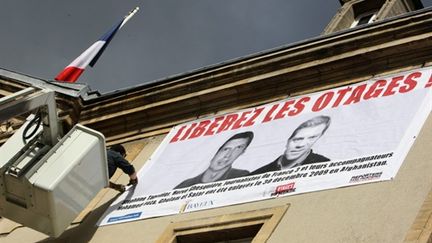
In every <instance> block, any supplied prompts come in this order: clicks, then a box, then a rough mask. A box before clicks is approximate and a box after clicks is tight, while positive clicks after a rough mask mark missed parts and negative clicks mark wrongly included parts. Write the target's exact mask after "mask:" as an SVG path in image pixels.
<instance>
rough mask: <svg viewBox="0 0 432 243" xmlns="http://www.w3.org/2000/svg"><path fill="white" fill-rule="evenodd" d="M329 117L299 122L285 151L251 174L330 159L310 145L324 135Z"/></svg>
mask: <svg viewBox="0 0 432 243" xmlns="http://www.w3.org/2000/svg"><path fill="white" fill-rule="evenodd" d="M330 121H331V119H330V117H328V116H316V117H314V118H312V119H309V120H307V121H305V122H303V123H302V124H300V125H299V126H298V127H297V128H296V129H295V130H294V132H293V133H292V134H291V136H290V137H289V138H288V140H287V143H286V146H285V151H284V152H283V154H282V155H280V156H279V157H278V158H277V159H276V160H274V161H273V162H271V163H269V164H267V165H264V166H262V167H261V168H258V169H257V170H255V171H253V172H252V173H251V174H253V175H256V174H261V173H265V172H269V171H277V170H285V169H290V168H293V167H296V166H300V165H307V164H313V163H319V162H326V161H330V159H328V158H327V157H325V156H323V155H320V154H316V153H314V152H313V150H312V146H313V145H314V144H315V143H316V142H317V141H318V140H319V139H320V138H321V137H322V136H323V135H324V133H325V132H326V131H327V129H328V127H329V126H330Z"/></svg>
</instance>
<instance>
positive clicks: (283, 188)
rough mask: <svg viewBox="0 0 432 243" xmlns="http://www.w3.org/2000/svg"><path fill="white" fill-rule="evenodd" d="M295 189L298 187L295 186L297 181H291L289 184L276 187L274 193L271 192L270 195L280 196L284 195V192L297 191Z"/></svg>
mask: <svg viewBox="0 0 432 243" xmlns="http://www.w3.org/2000/svg"><path fill="white" fill-rule="evenodd" d="M295 190H296V188H295V182H291V183H288V184H285V185H280V186H277V187H276V189H275V191H274V192H273V193H272V194H270V195H271V196H279V195H282V194H287V193H290V192H295Z"/></svg>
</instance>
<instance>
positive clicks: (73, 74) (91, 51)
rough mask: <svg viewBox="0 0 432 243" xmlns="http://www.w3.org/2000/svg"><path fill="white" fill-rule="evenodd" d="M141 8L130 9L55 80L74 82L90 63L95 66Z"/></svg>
mask: <svg viewBox="0 0 432 243" xmlns="http://www.w3.org/2000/svg"><path fill="white" fill-rule="evenodd" d="M138 10H139V8H138V7H136V8H135V9H134V10H132V11H130V12H129V13H128V14H127V15H126V16H125V17H124V18H123V19H122V20H121V21H119V22H118V23H117V24H115V25H114V26H113V27H112V28H111V29H110V30H109V31H108V32H107V33H105V34H104V35H103V36H102V37H101V38H100V39H99V40H98V41H96V42H95V43H94V44H93V45H91V46H90V47H89V48H88V49H87V50H85V51H84V52H83V53H82V54H81V55H79V56H78V57H77V58H76V59H75V60H73V61H72V62H71V63H70V64H69V65H68V66H66V68H65V69H63V71H61V72H60V73H59V74H58V75H57V76H56V77H55V80H57V81H62V82H69V83H74V82H75V81H77V80H78V78H79V77H80V75H81V74H82V73H83V72H84V69H85V68H86V67H87V66H88V65H90V67H93V66H94V65H95V64H96V62H97V60H98V59H99V57H100V56H101V55H102V53H103V51H104V50H105V48H106V47H107V46H108V44H109V43H110V41H111V40H112V38H113V37H114V35H115V34H116V33H117V31H118V30H119V29H121V28H122V27H123V25H125V24H126V22H127V21H129V19H130V18H132V16H133V15H134V14H135V13H136V12H138Z"/></svg>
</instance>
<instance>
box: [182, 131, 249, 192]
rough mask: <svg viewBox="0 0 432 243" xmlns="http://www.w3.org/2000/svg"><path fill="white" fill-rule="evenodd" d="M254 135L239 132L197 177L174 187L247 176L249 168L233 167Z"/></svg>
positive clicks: (226, 142) (223, 145) (218, 151)
mask: <svg viewBox="0 0 432 243" xmlns="http://www.w3.org/2000/svg"><path fill="white" fill-rule="evenodd" d="M253 137H254V134H253V132H250V131H249V132H242V133H237V134H235V135H234V136H232V137H230V138H229V139H228V140H227V141H225V143H223V144H222V146H221V147H220V148H219V149H218V150H217V152H216V154H215V155H214V156H213V158H212V159H211V160H210V165H209V167H208V168H207V169H206V170H205V171H204V172H202V173H201V174H199V175H198V176H196V177H193V178H190V179H187V180H185V181H183V182H181V183H180V184H179V185H177V186H176V187H175V188H174V189H179V188H185V187H189V186H192V185H195V184H198V183H209V182H215V181H222V180H227V179H233V178H237V177H242V176H246V175H248V174H249V171H247V170H241V169H236V168H232V164H233V163H234V161H235V160H236V159H237V158H238V157H239V156H240V155H242V154H243V153H244V152H245V151H246V148H247V147H248V146H249V144H250V143H251V142H252V139H253Z"/></svg>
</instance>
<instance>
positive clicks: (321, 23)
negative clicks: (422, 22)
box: [0, 0, 432, 93]
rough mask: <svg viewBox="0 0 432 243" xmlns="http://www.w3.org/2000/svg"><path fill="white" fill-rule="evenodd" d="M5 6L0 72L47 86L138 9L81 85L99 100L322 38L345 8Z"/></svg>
mask: <svg viewBox="0 0 432 243" xmlns="http://www.w3.org/2000/svg"><path fill="white" fill-rule="evenodd" d="M0 3H1V5H0V26H1V27H0V29H1V30H2V34H1V38H0V57H1V58H0V67H1V68H5V69H9V70H12V71H16V72H20V73H24V74H28V75H31V76H35V77H39V78H42V79H46V80H53V79H54V77H55V76H56V75H57V74H58V72H60V71H61V70H62V69H63V68H64V67H65V66H66V65H68V64H69V63H70V62H71V61H72V60H73V59H74V58H76V57H77V56H78V55H79V54H81V52H83V51H84V50H85V49H86V48H88V47H89V46H90V45H91V44H92V43H93V42H95V41H96V40H97V39H98V38H99V37H100V36H101V35H102V34H103V33H105V32H106V31H107V30H108V29H109V28H110V27H111V26H112V25H113V24H114V23H116V22H117V21H118V20H120V18H121V17H122V16H124V15H125V14H126V13H127V12H128V11H129V10H131V9H133V8H134V7H136V6H139V7H140V11H139V12H138V13H137V14H136V15H135V16H134V18H132V19H131V20H130V21H129V22H128V23H127V24H126V25H125V26H124V28H122V29H121V30H120V31H119V32H118V33H117V35H116V36H115V38H114V39H113V41H112V42H111V43H110V45H109V47H108V48H107V49H106V50H105V52H104V54H103V55H102V57H101V58H100V59H99V61H98V63H97V64H96V65H95V67H94V68H89V67H88V68H87V69H86V71H85V72H84V73H83V75H82V76H81V77H80V79H79V80H78V82H80V83H87V84H89V85H90V87H91V88H92V89H93V90H99V91H101V92H102V93H103V92H108V91H111V90H115V89H122V88H126V87H130V86H134V85H138V84H142V83H146V82H151V81H154V80H157V79H162V78H164V77H167V76H172V75H175V74H179V73H183V72H188V71H191V70H194V69H197V68H201V67H204V66H208V65H211V64H215V63H219V62H223V61H227V60H231V59H234V58H238V57H241V56H245V55H249V54H252V53H256V52H260V51H263V50H267V49H272V48H275V47H278V46H282V45H286V44H290V43H293V42H296V41H301V40H304V39H307V38H311V37H315V36H318V35H319V34H320V33H321V31H322V30H323V29H324V28H325V26H326V25H327V23H328V22H329V21H330V19H331V18H332V16H333V15H334V14H335V13H336V11H337V9H338V8H339V7H340V4H339V1H338V0H296V1H294V0H223V1H221V0H219V1H215V0H181V1H179V0H141V1H136V0H74V1H61V0H39V1H34V0H33V1H31V0H0ZM423 3H424V5H425V6H426V7H427V6H430V5H432V0H427V1H425V0H423Z"/></svg>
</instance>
